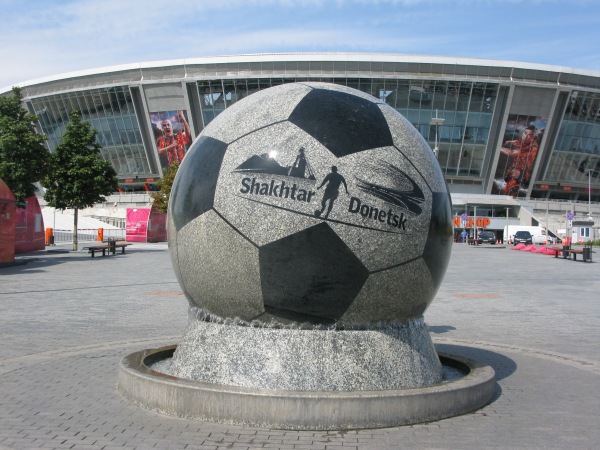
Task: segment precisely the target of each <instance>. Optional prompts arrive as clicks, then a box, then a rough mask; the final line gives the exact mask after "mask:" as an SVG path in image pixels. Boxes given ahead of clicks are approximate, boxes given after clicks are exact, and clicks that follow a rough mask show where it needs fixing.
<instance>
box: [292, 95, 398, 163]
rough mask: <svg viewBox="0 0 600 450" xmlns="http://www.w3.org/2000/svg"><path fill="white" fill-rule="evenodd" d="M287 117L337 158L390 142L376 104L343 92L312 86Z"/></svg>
mask: <svg viewBox="0 0 600 450" xmlns="http://www.w3.org/2000/svg"><path fill="white" fill-rule="evenodd" d="M289 120H290V122H292V123H293V124H295V125H296V126H298V127H299V128H301V129H302V130H304V131H305V132H307V133H308V134H310V135H311V136H313V137H314V138H315V139H316V140H318V141H319V142H320V143H321V144H323V145H324V146H325V147H326V148H327V149H329V151H331V153H333V154H334V155H335V156H337V157H338V158H340V157H342V156H346V155H350V154H352V153H357V152H361V151H363V150H368V149H371V148H379V147H386V146H390V145H393V138H392V135H391V133H390V130H389V127H388V124H387V121H386V120H385V117H384V116H383V113H382V112H381V110H380V109H379V108H378V107H377V104H376V103H374V102H370V101H369V100H367V99H364V98H361V97H358V96H355V95H351V94H348V93H345V92H338V91H333V90H327V89H314V90H313V91H311V92H310V93H308V94H307V95H306V96H305V97H304V98H303V99H302V100H301V101H300V102H299V103H298V106H296V108H295V109H294V111H293V112H292V114H291V115H290V118H289Z"/></svg>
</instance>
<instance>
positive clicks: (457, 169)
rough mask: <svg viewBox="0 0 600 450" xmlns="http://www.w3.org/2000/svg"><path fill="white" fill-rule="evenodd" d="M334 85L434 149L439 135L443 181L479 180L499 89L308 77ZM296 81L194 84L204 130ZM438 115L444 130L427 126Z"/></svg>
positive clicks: (468, 84)
mask: <svg viewBox="0 0 600 450" xmlns="http://www.w3.org/2000/svg"><path fill="white" fill-rule="evenodd" d="M310 80H311V81H323V82H330V83H331V82H333V83H337V84H341V85H344V86H348V87H351V88H355V89H358V90H361V91H363V92H366V93H368V94H371V95H373V96H374V97H378V98H380V99H381V100H383V101H385V102H386V103H387V104H388V105H390V106H391V107H393V108H395V109H396V110H397V111H399V112H400V113H401V114H402V115H403V116H404V117H406V118H407V119H408V120H409V121H410V122H411V123H412V124H413V125H414V126H415V128H417V130H419V132H420V133H421V135H423V137H424V138H425V139H426V140H427V141H428V142H429V143H430V144H431V147H433V146H434V144H435V140H436V131H437V143H438V147H439V158H438V160H439V162H440V166H441V167H442V170H443V171H444V173H445V174H446V175H447V176H459V177H476V178H478V177H482V176H483V174H482V166H483V159H484V154H485V148H486V144H487V142H488V139H489V135H490V128H491V123H492V114H493V110H494V106H495V102H496V98H497V95H498V85H497V84H494V83H478V82H472V81H440V80H402V79H376V78H372V79H371V78H331V77H327V78H310ZM297 81H308V79H306V78H305V79H299V78H294V79H290V78H285V79H283V78H260V79H259V78H256V79H240V80H207V81H198V82H197V88H198V94H199V96H200V99H201V108H202V121H203V126H206V125H208V123H210V121H211V120H212V119H214V118H215V117H216V116H217V115H218V114H219V113H220V112H222V111H223V110H224V109H225V108H227V107H228V106H229V105H231V104H233V103H235V102H236V101H238V100H241V99H242V98H244V97H247V96H248V95H250V94H252V93H253V92H256V91H259V90H261V89H266V88H268V87H271V86H276V85H279V84H283V83H291V82H297ZM436 114H437V115H438V117H440V118H443V119H444V123H443V125H440V126H438V127H437V130H436V127H435V126H434V125H430V123H431V119H432V118H433V117H435V116H436Z"/></svg>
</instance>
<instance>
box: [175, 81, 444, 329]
mask: <svg viewBox="0 0 600 450" xmlns="http://www.w3.org/2000/svg"><path fill="white" fill-rule="evenodd" d="M168 221H169V225H168V235H169V249H170V253H171V258H172V262H173V266H174V268H175V272H176V274H177V277H178V280H179V283H180V284H181V286H182V289H183V291H184V293H185V295H186V297H187V299H188V300H189V302H190V304H191V306H194V307H197V308H199V311H200V313H201V315H202V316H203V317H204V318H210V320H218V321H220V320H237V321H239V322H241V323H249V324H252V325H255V326H261V325H265V326H267V325H268V326H308V327H314V326H324V325H325V326H333V327H338V328H351V327H369V326H371V325H374V324H378V323H387V322H408V321H409V320H411V319H416V318H419V317H420V316H422V314H423V312H424V311H425V310H426V308H427V307H428V306H429V304H430V303H431V301H432V300H433V298H434V296H435V293H436V292H437V289H438V288H439V286H440V283H441V281H442V278H443V276H444V273H445V271H446V268H447V265H448V260H449V258H450V251H451V245H452V217H451V203H450V197H449V193H448V189H447V185H446V182H445V180H444V177H443V174H442V173H441V170H440V168H439V165H438V164H437V161H436V160H435V157H434V155H433V153H432V151H431V149H430V147H429V145H428V144H427V143H426V142H425V140H424V139H423V138H422V137H421V135H420V134H419V133H418V132H417V131H416V130H415V128H414V127H413V126H412V125H411V124H410V123H409V122H408V121H407V120H406V119H405V118H404V117H402V115H400V114H399V113H398V112H397V111H396V110H394V109H393V108H391V107H390V106H388V105H386V104H385V103H384V102H382V101H380V100H378V99H376V98H375V97H372V96H370V95H368V94H365V93H363V92H360V91H357V90H354V89H351V88H347V87H343V86H339V85H335V84H328V83H310V82H306V83H293V84H285V85H281V86H277V87H273V88H270V89H266V90H263V91H259V92H257V93H255V94H252V95H251V96H249V97H247V98H245V99H243V100H241V101H238V102H237V103H235V104H233V105H232V106H231V107H229V108H227V109H226V110H225V111H224V112H222V113H221V114H220V115H219V116H217V117H216V118H215V119H214V120H213V121H212V122H211V123H210V124H209V125H208V126H207V127H206V128H205V129H204V131H203V132H202V133H201V135H200V136H199V137H198V138H197V139H196V140H195V142H194V143H193V145H192V146H191V148H190V150H189V151H188V153H187V155H186V157H185V159H184V161H183V162H182V164H181V166H180V168H179V171H178V173H177V176H176V178H175V181H174V183H173V187H172V193H171V198H170V202H169V219H168Z"/></svg>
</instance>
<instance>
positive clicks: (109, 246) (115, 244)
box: [83, 241, 131, 258]
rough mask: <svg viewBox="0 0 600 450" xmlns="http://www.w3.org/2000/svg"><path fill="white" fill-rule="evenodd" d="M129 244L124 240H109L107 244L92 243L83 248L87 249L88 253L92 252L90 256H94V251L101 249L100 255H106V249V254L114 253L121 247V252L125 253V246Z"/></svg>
mask: <svg viewBox="0 0 600 450" xmlns="http://www.w3.org/2000/svg"><path fill="white" fill-rule="evenodd" d="M129 245H131V244H128V243H126V242H115V241H109V242H108V244H103V245H92V246H89V247H83V249H84V250H85V249H87V250H88V253H91V254H92V258H93V257H94V255H95V253H96V252H100V251H102V256H106V251H107V250H108V254H109V255H110V254H111V253H112V254H113V255H115V254H116V252H117V248H120V249H121V253H122V254H124V253H125V247H127V246H129Z"/></svg>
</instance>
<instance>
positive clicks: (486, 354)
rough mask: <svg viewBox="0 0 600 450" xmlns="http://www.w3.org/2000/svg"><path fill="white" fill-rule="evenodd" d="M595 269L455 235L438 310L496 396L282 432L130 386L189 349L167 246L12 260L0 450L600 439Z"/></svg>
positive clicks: (599, 312)
mask: <svg viewBox="0 0 600 450" xmlns="http://www.w3.org/2000/svg"><path fill="white" fill-rule="evenodd" d="M594 257H595V258H596V260H595V261H594V262H592V263H583V262H581V261H570V260H563V259H561V258H559V259H556V258H553V257H550V256H542V255H538V254H530V253H523V252H519V251H512V249H511V248H502V247H500V246H479V247H473V246H467V245H463V244H455V245H454V248H453V252H452V258H451V261H450V266H449V268H448V272H447V275H446V278H445V279H444V283H443V285H442V287H441V288H440V291H439V292H438V294H437V297H436V299H435V301H434V302H433V304H432V305H431V307H430V308H429V309H428V310H427V311H426V313H425V319H426V321H427V323H428V324H429V327H430V331H431V334H432V337H433V339H434V342H435V343H436V345H437V347H438V349H439V350H443V351H444V352H447V353H453V354H458V355H464V356H467V357H470V358H473V359H476V360H479V361H483V362H485V363H488V364H490V365H491V366H493V367H494V369H495V371H496V375H497V390H496V395H495V397H494V399H493V401H492V402H491V403H490V404H489V405H487V406H485V407H484V408H482V409H481V410H478V411H475V412H473V413H470V414H466V415H463V416H459V417H454V418H450V419H445V420H442V421H438V422H432V423H425V424H419V425H413V426H404V427H397V428H386V429H375V430H356V431H343V432H314V431H281V430H272V429H262V428H247V427H237V426H231V425H222V424H215V423H207V422H199V421H193V420H184V419H178V418H173V417H168V416H162V415H158V414H155V413H152V412H148V411H145V410H143V409H140V408H138V407H135V406H133V405H131V404H129V403H128V402H127V401H125V400H124V399H123V398H122V397H121V396H120V395H119V393H118V392H117V389H116V384H117V374H118V365H119V362H120V360H121V358H123V357H124V356H126V355H128V354H129V353H132V352H134V351H137V350H141V349H144V348H151V347H158V346H163V345H169V344H175V343H177V342H178V340H179V339H180V337H181V335H182V334H183V332H184V329H185V326H186V321H187V301H186V299H185V297H184V296H183V295H182V293H181V290H180V288H179V285H178V283H177V281H176V279H175V275H174V273H173V270H172V268H171V263H170V259H169V255H168V251H167V247H166V244H134V245H133V246H131V247H129V248H128V250H127V253H126V254H125V255H117V256H110V257H96V258H94V259H92V258H90V257H89V255H88V254H86V253H83V252H68V253H64V252H59V251H47V252H38V253H36V254H26V255H20V256H19V258H18V259H19V261H21V262H27V263H26V264H24V265H18V266H13V267H4V268H0V330H1V333H2V344H3V345H2V347H1V349H0V448H14V449H31V448H38V447H42V448H74V449H87V448H90V449H113V448H115V449H116V448H119V449H121V448H132V449H149V448H159V449H184V448H185V449H221V448H223V449H224V448H235V449H237V448H282V449H346V448H355V449H383V448H434V449H442V448H448V449H470V448H471V449H481V448H504V449H508V448H551V449H565V448H567V449H568V448H574V449H575V448H577V449H579V448H589V449H592V448H594V449H595V448H598V447H600V427H599V426H598V423H599V422H598V417H600V394H599V388H600V346H599V343H600V264H598V262H599V261H598V259H600V253H598V252H597V253H595V254H594Z"/></svg>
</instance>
